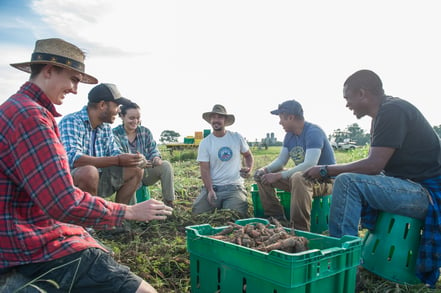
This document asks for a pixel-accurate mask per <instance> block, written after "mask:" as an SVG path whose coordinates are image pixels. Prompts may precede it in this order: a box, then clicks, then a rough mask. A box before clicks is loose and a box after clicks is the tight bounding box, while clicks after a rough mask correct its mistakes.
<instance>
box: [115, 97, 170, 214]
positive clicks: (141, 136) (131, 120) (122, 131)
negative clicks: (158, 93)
mask: <svg viewBox="0 0 441 293" xmlns="http://www.w3.org/2000/svg"><path fill="white" fill-rule="evenodd" d="M119 116H120V117H121V120H122V124H121V125H118V126H117V127H115V128H114V129H113V135H114V138H115V141H116V143H117V144H118V146H119V147H120V149H121V151H123V152H124V153H133V154H136V153H140V154H143V155H144V157H145V159H146V160H145V163H144V164H143V167H144V176H143V177H142V184H143V185H144V186H151V185H153V184H155V183H156V182H158V181H159V180H161V189H162V197H163V201H164V203H165V204H166V205H168V206H171V207H172V206H173V200H174V197H175V188H174V184H173V182H174V181H173V178H174V174H173V167H172V165H171V164H170V163H169V162H168V161H164V160H162V159H161V153H160V152H159V150H158V148H157V146H156V141H155V140H154V139H153V135H152V133H151V132H150V130H149V129H148V128H147V127H144V126H142V125H141V112H140V107H139V106H138V105H137V104H136V103H133V102H129V103H127V104H125V105H122V106H121V109H120V112H119Z"/></svg>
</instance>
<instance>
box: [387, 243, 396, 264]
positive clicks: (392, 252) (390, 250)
mask: <svg viewBox="0 0 441 293" xmlns="http://www.w3.org/2000/svg"><path fill="white" fill-rule="evenodd" d="M394 252H395V246H394V245H392V246H391V247H390V249H389V256H388V257H387V261H391V260H392V257H393V256H394Z"/></svg>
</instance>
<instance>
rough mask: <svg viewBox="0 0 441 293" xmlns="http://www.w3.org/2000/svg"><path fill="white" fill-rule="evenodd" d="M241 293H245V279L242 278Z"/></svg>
mask: <svg viewBox="0 0 441 293" xmlns="http://www.w3.org/2000/svg"><path fill="white" fill-rule="evenodd" d="M242 293H247V279H245V278H242Z"/></svg>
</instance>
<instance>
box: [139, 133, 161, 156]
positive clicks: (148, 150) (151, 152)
mask: <svg viewBox="0 0 441 293" xmlns="http://www.w3.org/2000/svg"><path fill="white" fill-rule="evenodd" d="M136 131H137V134H136V135H137V138H138V145H137V148H138V149H141V150H142V152H141V153H142V154H143V155H144V156H145V157H146V159H147V160H152V159H153V158H154V157H161V153H160V152H159V150H158V148H157V145H156V141H155V140H154V139H153V134H152V132H151V131H150V130H149V129H148V128H147V127H144V126H141V125H140V126H138V128H137V129H136Z"/></svg>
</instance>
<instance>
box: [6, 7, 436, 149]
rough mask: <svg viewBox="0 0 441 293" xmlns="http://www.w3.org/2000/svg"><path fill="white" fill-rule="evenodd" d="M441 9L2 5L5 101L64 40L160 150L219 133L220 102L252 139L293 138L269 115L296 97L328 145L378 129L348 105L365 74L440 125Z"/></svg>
mask: <svg viewBox="0 0 441 293" xmlns="http://www.w3.org/2000/svg"><path fill="white" fill-rule="evenodd" d="M438 11H439V9H438V3H437V1H436V0H427V1H416V0H415V1H409V0H389V1H383V0H371V1H360V0H334V1H329V0H315V1H314V0H310V1H300V0H265V1H263V0H222V1H221V0H218V1H214V0H188V1H187V0H175V1H172V0H162V1H153V0H124V1H121V0H120V1H118V0H114V1H109V0H75V1H72V0H0V103H3V102H4V101H5V100H6V99H7V98H8V97H9V96H11V95H12V94H14V93H15V92H16V91H17V90H18V89H19V87H20V86H21V85H22V84H23V83H24V82H25V81H26V80H27V79H28V78H29V75H28V74H27V73H24V72H21V71H19V70H17V69H14V68H13V67H11V66H10V65H9V64H10V63H16V62H25V61H29V60H30V56H31V54H32V52H33V50H34V46H35V41H36V40H38V39H45V38H52V37H57V38H62V39H64V40H66V41H68V42H71V43H73V44H75V45H77V46H78V47H80V48H81V49H82V50H84V51H85V52H86V54H87V57H86V60H85V64H86V72H87V73H89V74H91V75H93V76H95V77H97V78H98V80H99V81H100V82H108V83H114V84H116V85H117V87H118V88H119V90H120V92H121V94H122V95H123V96H125V97H127V98H129V99H131V100H133V101H134V102H136V103H138V104H139V105H140V107H141V115H142V124H143V125H144V126H146V127H148V128H149V129H150V130H151V131H152V132H153V135H154V137H155V139H156V140H159V138H160V134H161V132H162V131H164V130H174V131H176V132H178V133H179V134H180V135H181V137H180V139H179V140H180V141H183V139H184V137H185V136H192V135H194V132H195V131H203V130H204V129H211V126H210V125H209V124H208V123H207V122H205V121H204V120H203V119H202V113H204V112H209V111H211V110H212V108H213V105H214V104H222V105H224V106H225V107H226V109H227V112H228V113H230V114H233V115H235V118H236V122H235V123H234V124H233V125H232V126H229V127H227V129H229V130H232V131H238V132H239V133H241V134H242V135H243V136H244V137H246V138H247V139H248V140H249V141H252V142H253V141H255V140H256V139H258V140H260V139H261V138H264V137H265V136H266V134H267V133H274V134H275V136H276V137H277V139H278V140H283V136H284V134H285V133H284V131H283V129H282V127H281V126H280V125H279V124H278V123H279V118H278V116H274V115H271V114H270V111H271V110H274V109H276V108H277V106H278V104H280V103H281V102H283V101H285V100H290V99H295V100H297V101H299V102H300V103H301V104H302V106H303V110H304V113H305V119H306V120H307V121H309V122H312V123H315V124H317V125H319V126H321V127H322V128H323V130H324V131H325V132H326V133H327V134H328V135H329V134H331V133H332V132H333V131H334V130H336V129H342V130H343V129H345V128H346V127H347V126H349V125H351V124H353V123H358V125H359V126H360V127H361V128H363V129H364V130H365V131H368V130H369V125H370V118H369V117H364V118H362V119H360V120H357V119H356V118H355V116H354V115H353V114H352V112H351V111H350V110H348V109H347V108H346V107H345V101H344V99H343V96H342V89H343V83H344V81H345V80H346V78H347V77H348V76H349V75H351V74H352V73H354V72H355V71H357V70H360V69H370V70H373V71H375V72H376V73H377V74H378V75H379V76H380V77H381V79H382V80H383V85H384V89H385V91H386V93H387V94H389V95H392V96H397V97H401V98H403V99H406V100H408V101H410V102H411V103H413V104H414V105H415V106H417V107H418V108H419V109H420V111H421V112H422V113H423V114H424V115H425V116H426V118H427V120H428V121H429V123H430V124H431V125H433V126H435V125H436V126H438V125H441V115H440V114H439V112H440V109H439V106H438V105H439V102H438V101H437V99H438V98H439V97H438V96H437V95H438V94H439V93H438V89H439V87H438V85H439V84H440V78H441V75H440V74H439V72H440V68H441V58H440V56H441V42H440V40H439V39H440V28H441V18H440V17H439V15H438V14H439V13H438ZM92 87H93V85H87V84H80V86H79V90H78V94H77V95H72V94H71V95H68V96H67V98H66V99H65V100H64V103H63V105H61V106H57V110H58V112H60V113H61V114H63V115H66V114H68V113H71V112H74V111H78V110H80V109H81V108H82V107H83V106H84V105H86V103H87V94H88V92H89V91H90V89H91V88H92ZM437 93H438V94H437ZM120 123H121V120H120V119H119V118H117V119H116V120H115V123H114V125H113V126H116V125H118V124H120Z"/></svg>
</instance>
